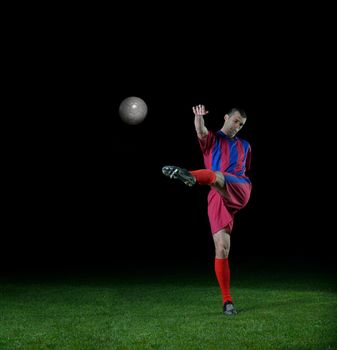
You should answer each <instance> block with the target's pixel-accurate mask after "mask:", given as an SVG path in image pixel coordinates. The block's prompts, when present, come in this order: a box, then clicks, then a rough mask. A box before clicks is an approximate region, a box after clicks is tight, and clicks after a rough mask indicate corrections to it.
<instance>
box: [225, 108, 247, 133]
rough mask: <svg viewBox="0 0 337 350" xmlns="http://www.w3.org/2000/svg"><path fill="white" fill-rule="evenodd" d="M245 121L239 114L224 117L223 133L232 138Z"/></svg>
mask: <svg viewBox="0 0 337 350" xmlns="http://www.w3.org/2000/svg"><path fill="white" fill-rule="evenodd" d="M245 123H246V119H245V118H242V116H241V114H240V113H239V112H235V113H234V114H233V115H231V116H229V115H228V114H226V115H225V131H226V135H227V136H229V137H234V136H235V135H236V134H237V133H238V132H239V131H240V130H241V129H242V127H243V126H244V125H245Z"/></svg>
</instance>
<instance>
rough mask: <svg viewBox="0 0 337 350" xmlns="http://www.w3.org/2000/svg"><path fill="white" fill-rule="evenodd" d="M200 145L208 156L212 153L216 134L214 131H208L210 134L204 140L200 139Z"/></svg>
mask: <svg viewBox="0 0 337 350" xmlns="http://www.w3.org/2000/svg"><path fill="white" fill-rule="evenodd" d="M198 141H199V145H200V148H201V151H202V153H204V154H207V153H210V151H211V150H212V147H213V146H214V144H215V134H214V132H213V131H212V130H208V134H207V136H206V137H205V138H204V139H199V138H198Z"/></svg>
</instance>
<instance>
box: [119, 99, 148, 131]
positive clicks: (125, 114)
mask: <svg viewBox="0 0 337 350" xmlns="http://www.w3.org/2000/svg"><path fill="white" fill-rule="evenodd" d="M147 111H148V108H147V105H146V103H145V102H144V100H143V99H141V98H139V97H135V96H130V97H127V98H125V99H124V100H123V101H122V102H121V104H120V105H119V115H120V117H121V119H122V120H123V122H125V123H127V124H130V125H136V124H139V123H141V122H142V121H143V120H144V119H145V118H146V116H147Z"/></svg>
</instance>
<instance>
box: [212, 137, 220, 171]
mask: <svg viewBox="0 0 337 350" xmlns="http://www.w3.org/2000/svg"><path fill="white" fill-rule="evenodd" d="M220 161H221V142H220V140H219V139H218V138H216V139H215V144H214V146H213V150H212V170H213V171H220Z"/></svg>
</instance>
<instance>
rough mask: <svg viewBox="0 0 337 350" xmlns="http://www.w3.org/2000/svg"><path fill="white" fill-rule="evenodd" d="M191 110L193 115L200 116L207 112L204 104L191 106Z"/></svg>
mask: <svg viewBox="0 0 337 350" xmlns="http://www.w3.org/2000/svg"><path fill="white" fill-rule="evenodd" d="M192 110H193V113H194V115H195V116H200V117H202V116H204V115H206V114H208V111H206V109H205V106H204V105H198V106H194V107H192Z"/></svg>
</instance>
